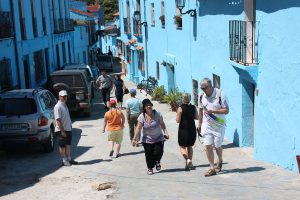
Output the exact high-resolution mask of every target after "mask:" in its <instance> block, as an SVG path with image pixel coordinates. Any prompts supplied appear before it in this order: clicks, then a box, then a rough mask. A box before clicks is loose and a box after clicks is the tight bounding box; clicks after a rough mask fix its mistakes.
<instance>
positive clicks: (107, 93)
mask: <svg viewBox="0 0 300 200" xmlns="http://www.w3.org/2000/svg"><path fill="white" fill-rule="evenodd" d="M101 94H102V99H103V103H104V105H105V106H107V105H106V102H107V101H109V100H110V88H102V89H101Z"/></svg>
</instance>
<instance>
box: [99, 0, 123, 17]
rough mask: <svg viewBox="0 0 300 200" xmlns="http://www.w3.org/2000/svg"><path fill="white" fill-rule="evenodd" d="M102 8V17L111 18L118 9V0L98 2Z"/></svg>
mask: <svg viewBox="0 0 300 200" xmlns="http://www.w3.org/2000/svg"><path fill="white" fill-rule="evenodd" d="M100 5H101V7H103V8H104V18H105V20H108V21H111V20H113V18H114V16H113V14H114V13H116V12H118V11H119V2H118V0H102V3H101V4H100Z"/></svg>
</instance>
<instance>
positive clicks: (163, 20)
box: [159, 1, 165, 28]
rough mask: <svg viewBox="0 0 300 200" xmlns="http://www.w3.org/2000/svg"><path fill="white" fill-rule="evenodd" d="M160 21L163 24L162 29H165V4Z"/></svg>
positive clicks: (163, 4) (162, 4) (162, 3)
mask: <svg viewBox="0 0 300 200" xmlns="http://www.w3.org/2000/svg"><path fill="white" fill-rule="evenodd" d="M159 20H160V22H161V27H162V28H165V2H164V1H162V2H161V15H160V17H159Z"/></svg>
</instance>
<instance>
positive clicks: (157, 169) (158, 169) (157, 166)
mask: <svg viewBox="0 0 300 200" xmlns="http://www.w3.org/2000/svg"><path fill="white" fill-rule="evenodd" d="M155 168H156V171H160V170H161V165H160V162H158V161H157V162H156V165H155Z"/></svg>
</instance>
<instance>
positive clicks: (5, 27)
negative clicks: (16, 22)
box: [0, 11, 14, 39]
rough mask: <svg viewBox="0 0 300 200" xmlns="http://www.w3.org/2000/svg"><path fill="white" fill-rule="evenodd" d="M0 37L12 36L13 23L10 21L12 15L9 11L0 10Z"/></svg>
mask: <svg viewBox="0 0 300 200" xmlns="http://www.w3.org/2000/svg"><path fill="white" fill-rule="evenodd" d="M0 27H1V31H0V39H4V38H9V37H13V35H14V32H13V23H12V15H11V13H10V12H2V11H0Z"/></svg>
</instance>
